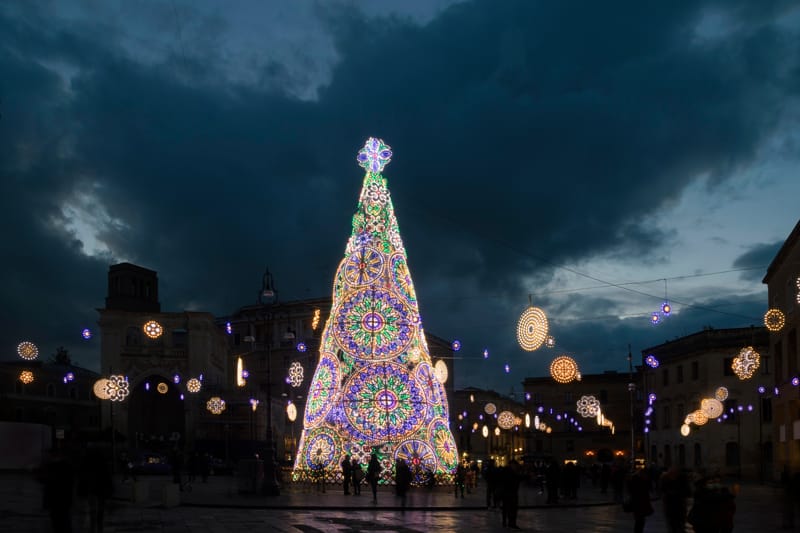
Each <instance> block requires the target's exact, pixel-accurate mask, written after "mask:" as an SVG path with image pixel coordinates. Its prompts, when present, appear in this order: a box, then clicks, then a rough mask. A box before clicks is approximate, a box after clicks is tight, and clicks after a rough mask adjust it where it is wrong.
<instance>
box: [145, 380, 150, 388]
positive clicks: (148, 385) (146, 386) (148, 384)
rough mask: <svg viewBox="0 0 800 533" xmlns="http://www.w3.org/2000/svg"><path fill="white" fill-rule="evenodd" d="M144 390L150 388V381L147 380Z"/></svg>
mask: <svg viewBox="0 0 800 533" xmlns="http://www.w3.org/2000/svg"><path fill="white" fill-rule="evenodd" d="M144 390H150V382H149V381H145V383H144Z"/></svg>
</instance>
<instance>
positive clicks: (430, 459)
mask: <svg viewBox="0 0 800 533" xmlns="http://www.w3.org/2000/svg"><path fill="white" fill-rule="evenodd" d="M394 459H395V461H397V460H398V459H405V461H406V463H407V464H408V466H409V468H410V469H411V475H412V481H413V482H414V483H422V482H423V481H425V472H426V471H427V470H430V471H431V472H436V467H437V463H436V454H435V453H434V452H433V448H432V447H431V445H430V444H428V443H427V442H425V441H424V440H418V439H410V440H406V441H403V442H401V443H400V445H398V446H397V448H396V449H395V451H394Z"/></svg>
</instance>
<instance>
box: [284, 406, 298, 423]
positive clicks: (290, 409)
mask: <svg viewBox="0 0 800 533" xmlns="http://www.w3.org/2000/svg"><path fill="white" fill-rule="evenodd" d="M286 417H287V418H288V419H289V422H294V421H295V420H297V406H295V404H293V403H290V404H289V405H287V406H286Z"/></svg>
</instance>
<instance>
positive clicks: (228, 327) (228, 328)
mask: <svg viewBox="0 0 800 533" xmlns="http://www.w3.org/2000/svg"><path fill="white" fill-rule="evenodd" d="M225 333H227V334H228V335H230V334H231V333H233V328H232V327H231V323H230V322H225Z"/></svg>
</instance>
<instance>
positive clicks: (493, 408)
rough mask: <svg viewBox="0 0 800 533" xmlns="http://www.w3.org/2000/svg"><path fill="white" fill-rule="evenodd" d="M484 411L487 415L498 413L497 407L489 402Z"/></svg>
mask: <svg viewBox="0 0 800 533" xmlns="http://www.w3.org/2000/svg"><path fill="white" fill-rule="evenodd" d="M483 410H484V411H486V414H487V415H493V414H495V413H496V412H497V406H496V405H495V404H493V403H492V402H489V403H487V404H486V407H484V408H483Z"/></svg>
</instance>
